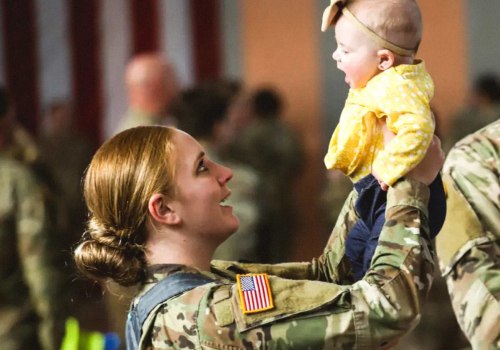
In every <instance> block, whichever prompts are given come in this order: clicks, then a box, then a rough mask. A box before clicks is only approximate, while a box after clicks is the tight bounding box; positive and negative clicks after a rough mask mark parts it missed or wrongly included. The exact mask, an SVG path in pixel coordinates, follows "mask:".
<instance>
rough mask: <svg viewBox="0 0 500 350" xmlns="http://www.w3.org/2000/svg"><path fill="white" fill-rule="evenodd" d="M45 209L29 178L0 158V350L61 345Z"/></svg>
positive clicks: (56, 274) (58, 279)
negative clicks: (0, 349)
mask: <svg viewBox="0 0 500 350" xmlns="http://www.w3.org/2000/svg"><path fill="white" fill-rule="evenodd" d="M49 208H50V207H49V206H48V205H47V203H46V197H45V193H44V191H43V187H42V186H41V185H40V184H39V182H38V181H37V179H36V178H35V177H34V175H33V172H32V171H31V170H30V169H29V168H27V167H25V166H24V165H23V164H20V163H17V162H16V161H14V160H11V159H7V158H5V157H4V156H2V155H0V259H1V261H2V263H1V264H0V280H1V281H2V282H1V285H0V347H1V348H2V350H18V349H39V348H43V349H46V350H53V349H57V348H58V344H59V342H60V341H61V339H62V335H63V332H64V317H65V316H66V315H64V314H63V311H64V310H65V308H64V303H63V299H62V298H61V296H62V295H61V292H62V278H63V275H62V274H61V271H60V270H59V268H60V267H58V266H57V265H56V264H57V263H58V262H59V261H58V260H57V258H58V254H59V251H58V249H57V248H56V247H57V245H56V242H55V240H54V239H52V238H55V237H53V235H54V230H53V226H51V222H52V221H51V218H50V215H49V212H50V210H49ZM37 344H39V345H37Z"/></svg>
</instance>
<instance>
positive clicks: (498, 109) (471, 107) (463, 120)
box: [443, 73, 500, 151]
mask: <svg viewBox="0 0 500 350" xmlns="http://www.w3.org/2000/svg"><path fill="white" fill-rule="evenodd" d="M498 118H500V79H499V77H498V76H497V75H495V74H493V73H486V74H483V75H480V76H478V77H477V78H476V79H475V81H474V83H473V85H472V89H471V91H470V96H469V100H468V102H467V106H465V107H464V108H463V109H461V110H460V111H458V112H457V113H456V115H455V116H454V118H453V120H452V124H451V127H450V131H449V133H448V135H447V137H446V142H444V147H443V148H444V149H445V151H447V150H449V149H450V148H451V147H453V146H454V145H455V143H457V142H458V141H460V140H461V139H462V138H464V137H465V136H467V135H469V134H471V133H473V132H475V131H477V130H479V129H481V128H482V127H484V126H486V125H487V124H490V123H492V122H493V121H495V120H497V119H498Z"/></svg>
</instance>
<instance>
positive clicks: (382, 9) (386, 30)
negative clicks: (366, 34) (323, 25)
mask: <svg viewBox="0 0 500 350" xmlns="http://www.w3.org/2000/svg"><path fill="white" fill-rule="evenodd" d="M347 7H348V8H349V11H351V12H352V13H353V14H354V16H356V18H358V19H359V20H360V21H361V22H362V23H363V24H364V25H365V26H367V27H368V28H369V29H371V30H372V31H374V32H375V33H377V34H378V35H379V36H380V37H382V38H384V39H385V40H387V41H389V42H390V43H392V44H395V45H397V46H399V47H402V48H404V49H409V50H414V51H415V53H416V52H417V50H418V46H419V44H420V41H421V40H422V15H421V13H420V9H419V7H418V4H417V2H416V1H415V0H350V1H348V2H347Z"/></svg>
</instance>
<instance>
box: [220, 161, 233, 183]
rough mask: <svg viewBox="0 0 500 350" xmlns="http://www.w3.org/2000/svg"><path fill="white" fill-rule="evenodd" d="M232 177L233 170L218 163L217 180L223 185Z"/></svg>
mask: <svg viewBox="0 0 500 350" xmlns="http://www.w3.org/2000/svg"><path fill="white" fill-rule="evenodd" d="M232 178H233V171H232V170H231V169H230V168H228V167H225V166H224V165H220V164H219V176H218V179H219V182H220V183H221V184H222V185H225V184H227V183H228V182H229V181H230V180H231V179H232Z"/></svg>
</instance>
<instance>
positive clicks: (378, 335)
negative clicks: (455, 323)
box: [151, 181, 434, 349]
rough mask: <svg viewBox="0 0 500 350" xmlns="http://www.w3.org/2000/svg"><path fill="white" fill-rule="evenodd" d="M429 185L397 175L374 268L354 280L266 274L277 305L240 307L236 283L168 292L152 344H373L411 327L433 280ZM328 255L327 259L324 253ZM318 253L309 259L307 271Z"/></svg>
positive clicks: (366, 346) (177, 346) (260, 346)
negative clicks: (256, 309)
mask: <svg viewBox="0 0 500 350" xmlns="http://www.w3.org/2000/svg"><path fill="white" fill-rule="evenodd" d="M428 196H429V190H428V188H427V186H424V185H422V184H420V183H416V182H412V181H401V182H398V183H397V184H396V185H395V186H394V187H393V188H392V189H391V190H390V191H389V194H388V207H387V208H388V209H387V212H388V214H387V223H386V225H385V227H384V229H383V231H382V234H381V236H380V243H379V247H378V248H377V250H376V252H375V256H374V258H373V263H372V267H371V269H370V270H369V271H368V273H367V275H366V276H365V278H364V279H363V280H361V281H359V282H357V283H355V284H354V285H345V286H342V285H338V284H334V283H329V282H324V281H316V280H306V279H303V280H297V279H288V278H283V277H278V276H272V275H270V276H269V283H270V287H271V288H270V289H271V294H272V298H273V305H274V307H273V308H272V309H270V310H265V311H261V312H255V313H246V312H244V311H242V310H243V309H244V307H243V306H242V304H241V298H240V293H239V292H238V288H237V283H236V284H234V283H230V282H227V283H226V284H222V285H213V284H211V285H205V286H203V287H199V288H195V289H194V290H192V291H190V292H187V293H185V294H183V295H181V296H180V297H177V298H176V299H172V300H170V301H169V302H168V303H167V304H166V305H165V306H164V307H162V308H161V309H160V310H159V311H158V313H157V314H156V317H155V320H154V321H153V325H152V327H151V331H152V333H151V334H152V338H151V339H152V345H153V348H154V349H169V348H175V349H188V348H201V349H243V348H245V349H249V348H251V349H268V348H297V349H299V348H300V349H303V348H308V349H334V348H335V349H337V348H338V349H378V348H385V347H387V346H389V345H392V344H393V343H394V342H395V341H396V340H397V339H398V338H399V337H401V336H402V335H403V334H405V333H406V332H407V331H408V330H410V329H411V328H412V327H414V326H415V325H416V323H417V321H418V319H419V315H420V311H421V310H420V308H421V304H422V299H423V297H424V296H425V295H426V293H427V291H428V289H429V288H430V284H431V280H432V277H431V276H432V273H433V268H434V265H433V257H432V254H431V251H430V241H429V239H428V229H427V217H426V204H427V200H428ZM326 260H328V259H326ZM316 264H318V262H317V261H314V262H313V263H310V265H311V266H310V267H309V271H313V270H314V268H313V267H312V266H314V265H316Z"/></svg>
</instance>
